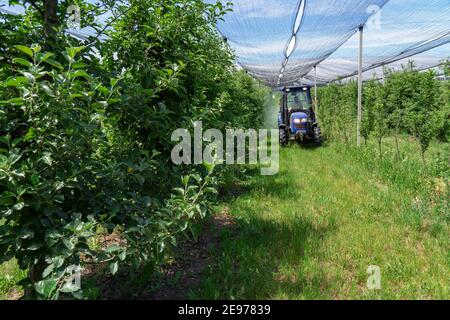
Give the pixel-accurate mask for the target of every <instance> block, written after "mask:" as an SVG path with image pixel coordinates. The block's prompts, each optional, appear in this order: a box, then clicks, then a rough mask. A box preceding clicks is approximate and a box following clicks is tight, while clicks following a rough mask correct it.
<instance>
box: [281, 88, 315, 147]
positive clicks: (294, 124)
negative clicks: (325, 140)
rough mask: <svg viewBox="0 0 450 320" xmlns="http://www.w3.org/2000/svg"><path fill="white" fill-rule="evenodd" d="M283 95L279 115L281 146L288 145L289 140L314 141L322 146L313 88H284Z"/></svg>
mask: <svg viewBox="0 0 450 320" xmlns="http://www.w3.org/2000/svg"><path fill="white" fill-rule="evenodd" d="M282 93H283V95H282V98H281V101H280V112H279V114H278V127H279V129H280V143H281V145H282V146H285V145H287V144H288V142H289V140H296V141H298V142H304V141H306V140H313V141H315V142H316V144H320V143H321V141H322V139H321V134H320V128H319V126H318V124H317V121H316V114H315V112H314V108H313V103H312V99H311V88H310V87H308V86H302V87H294V88H284V89H283V90H282Z"/></svg>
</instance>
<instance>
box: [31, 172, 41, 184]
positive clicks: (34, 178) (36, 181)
mask: <svg viewBox="0 0 450 320" xmlns="http://www.w3.org/2000/svg"><path fill="white" fill-rule="evenodd" d="M31 183H32V184H33V185H35V186H37V185H38V184H39V176H38V175H36V174H33V175H32V176H31Z"/></svg>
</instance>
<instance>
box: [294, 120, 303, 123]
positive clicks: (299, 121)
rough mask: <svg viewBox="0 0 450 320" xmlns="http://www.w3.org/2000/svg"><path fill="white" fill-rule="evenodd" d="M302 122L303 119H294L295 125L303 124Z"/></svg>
mask: <svg viewBox="0 0 450 320" xmlns="http://www.w3.org/2000/svg"><path fill="white" fill-rule="evenodd" d="M301 122H302V120H301V119H294V123H301Z"/></svg>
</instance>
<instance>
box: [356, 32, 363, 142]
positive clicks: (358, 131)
mask: <svg viewBox="0 0 450 320" xmlns="http://www.w3.org/2000/svg"><path fill="white" fill-rule="evenodd" d="M363 31H364V27H363V26H360V27H359V61H358V119H357V121H356V144H357V146H358V147H360V146H361V121H362V63H363Z"/></svg>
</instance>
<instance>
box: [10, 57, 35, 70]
mask: <svg viewBox="0 0 450 320" xmlns="http://www.w3.org/2000/svg"><path fill="white" fill-rule="evenodd" d="M13 62H14V63H16V64H20V65H22V66H25V67H28V68H30V67H31V66H32V65H33V64H32V63H31V62H30V61H28V60H25V59H22V58H14V59H13Z"/></svg>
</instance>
